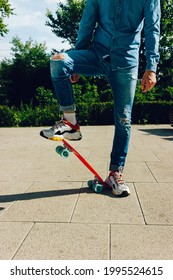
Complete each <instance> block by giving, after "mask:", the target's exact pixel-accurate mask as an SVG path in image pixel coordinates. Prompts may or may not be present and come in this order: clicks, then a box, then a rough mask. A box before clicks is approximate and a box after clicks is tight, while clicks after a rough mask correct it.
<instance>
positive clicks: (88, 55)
mask: <svg viewBox="0 0 173 280" xmlns="http://www.w3.org/2000/svg"><path fill="white" fill-rule="evenodd" d="M50 65H51V66H50V68H51V78H52V82H53V85H54V89H55V93H56V96H57V98H58V100H59V104H60V109H61V111H63V115H64V117H63V120H62V121H63V123H62V122H60V123H59V124H58V123H57V124H56V125H55V126H53V127H52V128H50V129H49V130H42V131H41V133H40V134H41V136H43V137H46V138H49V139H53V138H54V137H56V135H57V137H60V135H62V137H64V138H66V139H69V140H80V139H81V138H82V135H81V132H80V128H79V125H78V124H77V123H75V120H74V118H73V121H74V122H73V124H72V125H69V124H70V121H69V119H68V116H70V114H75V102H74V93H73V88H72V85H71V82H70V80H69V78H70V76H71V75H72V74H73V73H75V74H81V75H84V76H105V77H106V78H107V80H108V82H109V83H110V86H111V89H112V93H113V98H114V121H115V135H114V140H113V146H112V152H111V156H110V168H109V170H110V174H109V176H108V178H107V179H106V183H107V184H109V185H110V186H111V187H112V192H113V194H115V195H119V196H126V195H128V194H130V191H129V188H128V186H127V184H125V182H124V181H123V178H122V173H123V168H124V165H125V160H126V156H127V152H128V146H129V140H130V130H131V111H132V105H133V99H134V94H135V88H136V81H137V67H129V68H121V69H120V68H117V69H116V70H114V71H112V69H111V64H110V62H109V61H106V60H103V61H101V62H100V61H99V59H98V57H97V55H96V53H95V52H94V51H93V50H76V51H75V50H74V51H69V52H67V53H62V54H60V56H59V59H53V58H52V59H51V61H50ZM72 116H73V117H74V115H72ZM70 117H71V116H70ZM73 133H74V139H73Z"/></svg>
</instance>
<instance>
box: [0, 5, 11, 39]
mask: <svg viewBox="0 0 173 280" xmlns="http://www.w3.org/2000/svg"><path fill="white" fill-rule="evenodd" d="M10 15H13V9H12V8H11V4H10V3H9V1H8V0H0V36H1V37H3V36H4V35H5V34H6V33H8V29H7V24H5V23H4V19H5V18H8V17H9V16H10Z"/></svg>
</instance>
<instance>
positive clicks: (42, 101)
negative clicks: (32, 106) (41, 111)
mask: <svg viewBox="0 0 173 280" xmlns="http://www.w3.org/2000/svg"><path fill="white" fill-rule="evenodd" d="M36 92H37V93H36V96H35V98H36V100H37V105H39V106H42V107H45V106H48V105H52V104H55V105H57V104H58V101H57V99H56V98H55V97H54V94H53V93H52V91H51V90H49V89H47V90H46V89H45V88H44V87H38V88H37V89H36Z"/></svg>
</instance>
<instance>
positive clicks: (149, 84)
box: [141, 70, 156, 92]
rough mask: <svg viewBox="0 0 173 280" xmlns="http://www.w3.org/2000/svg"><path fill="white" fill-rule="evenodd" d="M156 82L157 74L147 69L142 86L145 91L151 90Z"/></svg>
mask: <svg viewBox="0 0 173 280" xmlns="http://www.w3.org/2000/svg"><path fill="white" fill-rule="evenodd" d="M155 84H156V74H155V73H154V72H152V71H149V70H147V71H145V73H144V75H143V77H142V82H141V87H142V91H143V92H147V91H149V90H151V89H152V88H153V87H154V86H155Z"/></svg>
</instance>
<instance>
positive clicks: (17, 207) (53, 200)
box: [1, 182, 81, 222]
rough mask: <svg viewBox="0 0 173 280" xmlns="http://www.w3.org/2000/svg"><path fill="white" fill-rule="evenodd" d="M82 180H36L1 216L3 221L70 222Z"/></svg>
mask: <svg viewBox="0 0 173 280" xmlns="http://www.w3.org/2000/svg"><path fill="white" fill-rule="evenodd" d="M80 187H81V183H80V182H44V183H42V182H41V183H40V182H35V183H34V184H33V185H32V186H31V187H30V188H29V189H28V190H27V192H25V194H23V195H22V194H16V195H20V197H19V199H18V200H17V201H16V202H15V203H14V204H13V205H12V206H11V207H10V209H9V210H8V211H6V212H5V213H4V215H3V216H2V217H1V220H3V221H24V222H25V221H34V222H42V221H45V222H70V220H71V216H72V214H73V211H74V207H75V205H76V202H77V199H78V195H79V192H80Z"/></svg>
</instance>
